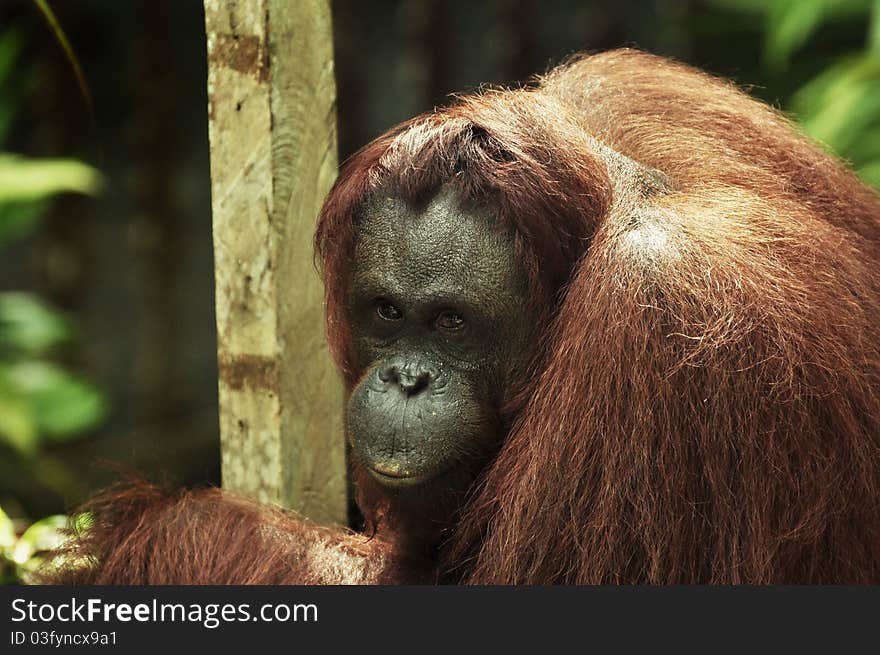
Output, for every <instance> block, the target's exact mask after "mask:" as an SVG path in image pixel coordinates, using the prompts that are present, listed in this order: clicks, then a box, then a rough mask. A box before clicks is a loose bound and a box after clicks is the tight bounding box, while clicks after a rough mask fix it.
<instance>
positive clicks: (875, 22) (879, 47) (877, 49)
mask: <svg viewBox="0 0 880 655" xmlns="http://www.w3.org/2000/svg"><path fill="white" fill-rule="evenodd" d="M868 52H869V53H870V54H871V55H872V56H874V57H880V0H874V8H873V9H872V11H871V25H870V26H869V27H868Z"/></svg>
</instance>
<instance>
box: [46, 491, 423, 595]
mask: <svg viewBox="0 0 880 655" xmlns="http://www.w3.org/2000/svg"><path fill="white" fill-rule="evenodd" d="M81 509H82V511H84V512H88V514H89V515H91V516H92V517H93V519H92V520H93V523H92V525H91V526H89V527H88V528H86V529H85V530H83V532H82V533H81V534H79V535H76V536H75V538H74V539H72V540H70V541H69V542H68V544H67V545H66V546H65V547H63V548H62V549H61V550H59V551H58V552H56V553H55V554H54V557H53V558H52V559H51V560H50V566H48V567H46V568H45V569H44V570H43V571H42V578H43V581H44V582H51V583H54V584H93V585H107V584H116V585H118V584H133V585H147V584H149V585H170V584H174V585H285V584H287V585H289V584H306V585H308V584H390V583H400V582H409V583H416V582H423V581H426V580H430V579H431V578H429V577H427V576H428V573H427V571H428V569H427V568H426V566H425V565H424V564H423V563H422V562H419V561H416V560H415V559H412V558H407V557H399V556H398V552H399V549H398V548H396V547H395V545H394V544H393V543H391V542H388V541H386V540H383V539H378V538H376V539H372V538H368V537H366V536H364V535H362V534H355V533H353V532H348V531H343V530H340V529H334V528H327V527H321V526H317V525H314V524H312V523H310V522H309V521H307V520H305V519H303V518H301V517H298V516H296V515H294V514H292V513H290V512H285V511H283V510H281V509H278V508H273V507H270V506H268V505H264V504H259V503H256V502H254V501H252V500H248V499H245V498H240V497H237V496H235V495H234V494H231V493H229V492H224V491H221V490H220V489H197V490H191V491H190V490H185V491H184V490H182V491H176V492H169V491H167V490H164V489H162V488H160V487H157V486H155V485H152V484H148V483H145V482H128V483H126V484H125V485H124V486H119V487H117V488H114V489H110V490H108V491H106V492H104V493H103V494H101V495H100V496H98V497H96V498H95V499H93V500H92V501H90V502H89V503H88V504H87V505H85V506H84V507H83V508H81Z"/></svg>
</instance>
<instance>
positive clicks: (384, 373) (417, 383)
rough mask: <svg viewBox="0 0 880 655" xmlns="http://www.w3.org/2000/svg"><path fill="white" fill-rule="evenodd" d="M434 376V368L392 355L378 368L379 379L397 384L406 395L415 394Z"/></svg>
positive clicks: (428, 384) (423, 388) (425, 387)
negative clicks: (392, 356)
mask: <svg viewBox="0 0 880 655" xmlns="http://www.w3.org/2000/svg"><path fill="white" fill-rule="evenodd" d="M435 378H436V374H435V372H434V369H433V368H432V367H430V366H427V365H425V364H423V363H421V362H406V361H404V360H403V359H401V358H398V357H394V358H392V359H391V360H389V361H388V362H387V363H386V364H385V365H384V366H382V367H381V368H380V369H379V379H380V380H381V381H382V382H384V383H385V384H388V385H391V384H394V385H397V387H398V388H399V389H400V390H401V391H403V392H404V393H405V394H406V395H407V396H416V395H418V394H419V393H421V392H422V391H424V390H425V389H427V388H428V387H429V386H430V385H431V383H432V382H433V381H434V379H435Z"/></svg>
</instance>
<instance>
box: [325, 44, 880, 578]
mask: <svg viewBox="0 0 880 655" xmlns="http://www.w3.org/2000/svg"><path fill="white" fill-rule="evenodd" d="M447 184H448V185H453V186H454V187H455V188H456V189H457V190H458V191H459V193H461V194H462V195H463V196H464V197H465V198H467V199H469V200H472V201H475V202H480V203H484V204H486V205H488V206H491V207H492V208H494V211H495V212H496V213H497V215H498V216H499V218H500V219H501V220H502V221H505V222H506V223H508V224H510V225H512V226H513V228H514V229H515V231H516V233H517V234H518V235H519V238H520V248H521V253H522V257H523V263H524V265H525V266H526V267H527V269H528V271H529V273H530V275H531V279H532V289H533V294H534V295H533V298H534V299H535V301H536V302H538V301H539V302H543V303H545V304H546V305H547V307H548V311H549V312H550V314H551V315H552V316H553V319H552V327H551V328H550V329H549V330H548V331H547V333H546V334H545V339H544V344H545V347H544V350H543V356H544V364H543V369H542V371H541V373H540V374H539V375H536V377H535V379H534V380H532V382H531V384H530V385H529V388H528V389H527V394H528V397H527V399H526V405H525V408H524V409H523V410H522V411H521V412H520V413H519V415H518V417H517V420H516V423H515V425H514V427H513V429H512V431H511V434H510V435H509V436H508V438H507V439H506V441H505V443H504V444H503V446H502V449H501V452H500V454H499V455H498V457H497V458H496V459H495V461H494V462H493V463H492V464H491V466H490V467H489V468H488V470H487V471H486V472H485V475H484V476H483V479H482V480H481V482H480V484H479V485H478V488H477V489H476V490H475V492H474V494H473V497H472V499H471V500H470V502H469V503H468V504H467V506H466V507H465V508H464V511H463V513H462V516H461V518H460V520H459V522H458V526H457V529H456V531H455V534H454V535H453V537H452V538H451V540H450V543H449V544H448V545H447V548H446V549H445V560H444V566H445V571H446V573H447V574H448V575H450V576H451V579H461V580H464V581H472V582H485V583H518V582H532V583H552V582H562V583H604V582H650V583H678V582H712V583H739V582H750V583H768V582H867V581H874V582H877V581H880V443H878V440H880V287H878V284H880V283H878V280H880V277H878V264H880V222H878V221H880V201H878V197H877V195H876V194H875V193H874V192H873V191H871V190H870V189H868V188H867V187H866V186H864V185H863V184H862V183H861V182H859V180H858V179H857V178H856V177H855V176H854V175H853V174H852V173H851V172H849V171H847V170H846V169H845V167H843V166H842V165H841V164H839V163H838V162H837V161H835V160H834V159H833V158H832V157H831V156H829V155H828V154H826V153H825V152H823V151H822V150H821V149H820V148H818V147H817V146H815V145H814V144H812V143H811V142H809V141H808V140H807V139H806V138H804V137H803V136H801V135H800V134H798V132H797V131H796V129H795V128H794V127H793V126H792V125H791V124H790V123H789V122H788V121H787V120H786V119H785V118H783V117H782V116H781V115H779V114H778V113H777V112H775V111H774V110H772V109H770V108H769V107H767V106H765V105H763V104H761V103H759V102H757V101H755V100H753V99H751V98H749V97H748V96H746V95H745V94H743V93H741V92H740V91H739V90H737V89H736V88H735V87H734V86H733V85H731V84H729V83H726V82H723V81H719V80H717V79H714V78H711V77H709V76H707V75H705V74H702V73H700V72H698V71H695V70H693V69H690V68H688V67H685V66H682V65H678V64H674V63H671V62H669V61H666V60H663V59H660V58H657V57H653V56H650V55H647V54H643V53H640V52H636V51H631V50H621V51H614V52H609V53H605V54H601V55H597V56H591V57H585V58H582V59H578V60H575V61H572V62H570V63H569V64H567V65H565V66H563V67H561V68H558V69H556V70H555V71H553V72H551V73H550V74H549V75H547V76H546V77H544V78H543V79H541V80H540V81H539V83H538V84H537V85H536V86H535V87H534V88H530V89H525V90H518V91H493V92H488V93H484V94H481V95H478V96H471V97H466V98H463V99H461V100H459V101H458V102H457V103H455V104H454V105H453V106H451V107H449V108H447V109H442V110H439V111H435V112H433V113H431V114H428V115H425V116H422V117H418V118H416V119H413V120H412V121H410V122H408V123H406V124H404V125H402V126H400V127H398V128H396V129H394V130H393V131H391V132H390V133H389V134H387V135H385V136H383V137H381V138H379V139H378V140H377V141H375V142H373V143H371V144H370V145H368V146H367V147H366V148H364V149H363V150H362V151H361V152H359V153H358V154H357V155H355V156H354V157H353V158H352V159H351V160H350V161H349V162H348V163H347V164H346V166H345V167H344V168H343V170H342V172H341V174H340V178H339V181H338V182H337V184H336V186H335V187H334V190H333V191H332V193H331V194H330V196H329V198H328V200H327V203H326V205H325V207H324V210H323V212H322V214H321V218H320V223H319V227H318V232H317V237H316V245H317V253H318V257H319V259H320V262H321V264H322V265H323V270H324V275H325V280H326V292H327V327H328V336H329V339H330V343H331V347H332V349H333V351H334V353H335V355H336V358H337V361H338V362H339V364H340V366H341V368H342V370H343V372H344V373H345V375H346V379H347V380H348V382H349V384H351V383H353V381H354V380H355V377H356V375H357V371H356V370H355V369H354V367H353V364H352V359H351V350H350V348H351V344H350V342H349V340H350V337H349V335H348V333H347V328H346V320H345V315H344V305H345V298H344V293H345V285H346V274H347V270H348V266H349V262H350V256H351V252H352V243H353V240H354V238H355V235H356V229H357V215H358V211H359V208H360V207H361V206H363V204H364V203H365V202H366V201H367V199H368V198H369V197H370V196H371V195H374V194H380V195H381V194H386V195H394V196H399V197H402V198H404V199H406V200H408V201H410V202H412V203H414V204H416V205H417V204H419V203H421V202H424V201H425V200H426V199H427V198H429V197H430V196H431V195H432V194H433V193H434V192H436V190H437V189H438V188H439V187H440V186H442V185H447ZM559 290H561V293H559V294H557V293H556V292H557V291H559ZM366 509H367V510H369V508H366Z"/></svg>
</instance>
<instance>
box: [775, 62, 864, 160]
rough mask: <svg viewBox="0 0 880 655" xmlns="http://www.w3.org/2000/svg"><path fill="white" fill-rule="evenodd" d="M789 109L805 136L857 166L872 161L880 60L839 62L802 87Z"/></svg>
mask: <svg viewBox="0 0 880 655" xmlns="http://www.w3.org/2000/svg"><path fill="white" fill-rule="evenodd" d="M791 108H792V109H793V111H794V113H795V114H796V115H797V116H798V119H799V120H800V122H801V124H802V125H803V128H804V131H805V132H806V133H807V134H809V135H811V136H812V137H814V138H816V139H818V140H819V141H822V142H823V143H826V144H828V145H829V146H830V147H831V148H832V149H833V150H835V151H836V152H837V153H838V154H840V155H841V156H843V157H845V158H847V159H850V160H851V161H853V163H854V164H856V165H857V166H858V165H861V164H863V163H866V161H867V160H872V159H874V157H875V154H876V152H877V151H876V148H877V141H876V138H877V134H878V131H880V59H876V58H873V57H869V56H865V55H862V56H856V57H847V58H845V59H842V60H841V61H839V62H837V63H836V64H835V65H833V66H832V67H830V68H829V69H827V70H825V71H824V72H823V73H822V74H821V75H819V76H817V77H816V78H815V79H813V80H812V81H810V82H809V83H808V84H806V85H805V86H804V87H802V88H801V89H800V90H799V91H798V92H797V93H796V94H795V96H794V98H793V102H792V105H791Z"/></svg>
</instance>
